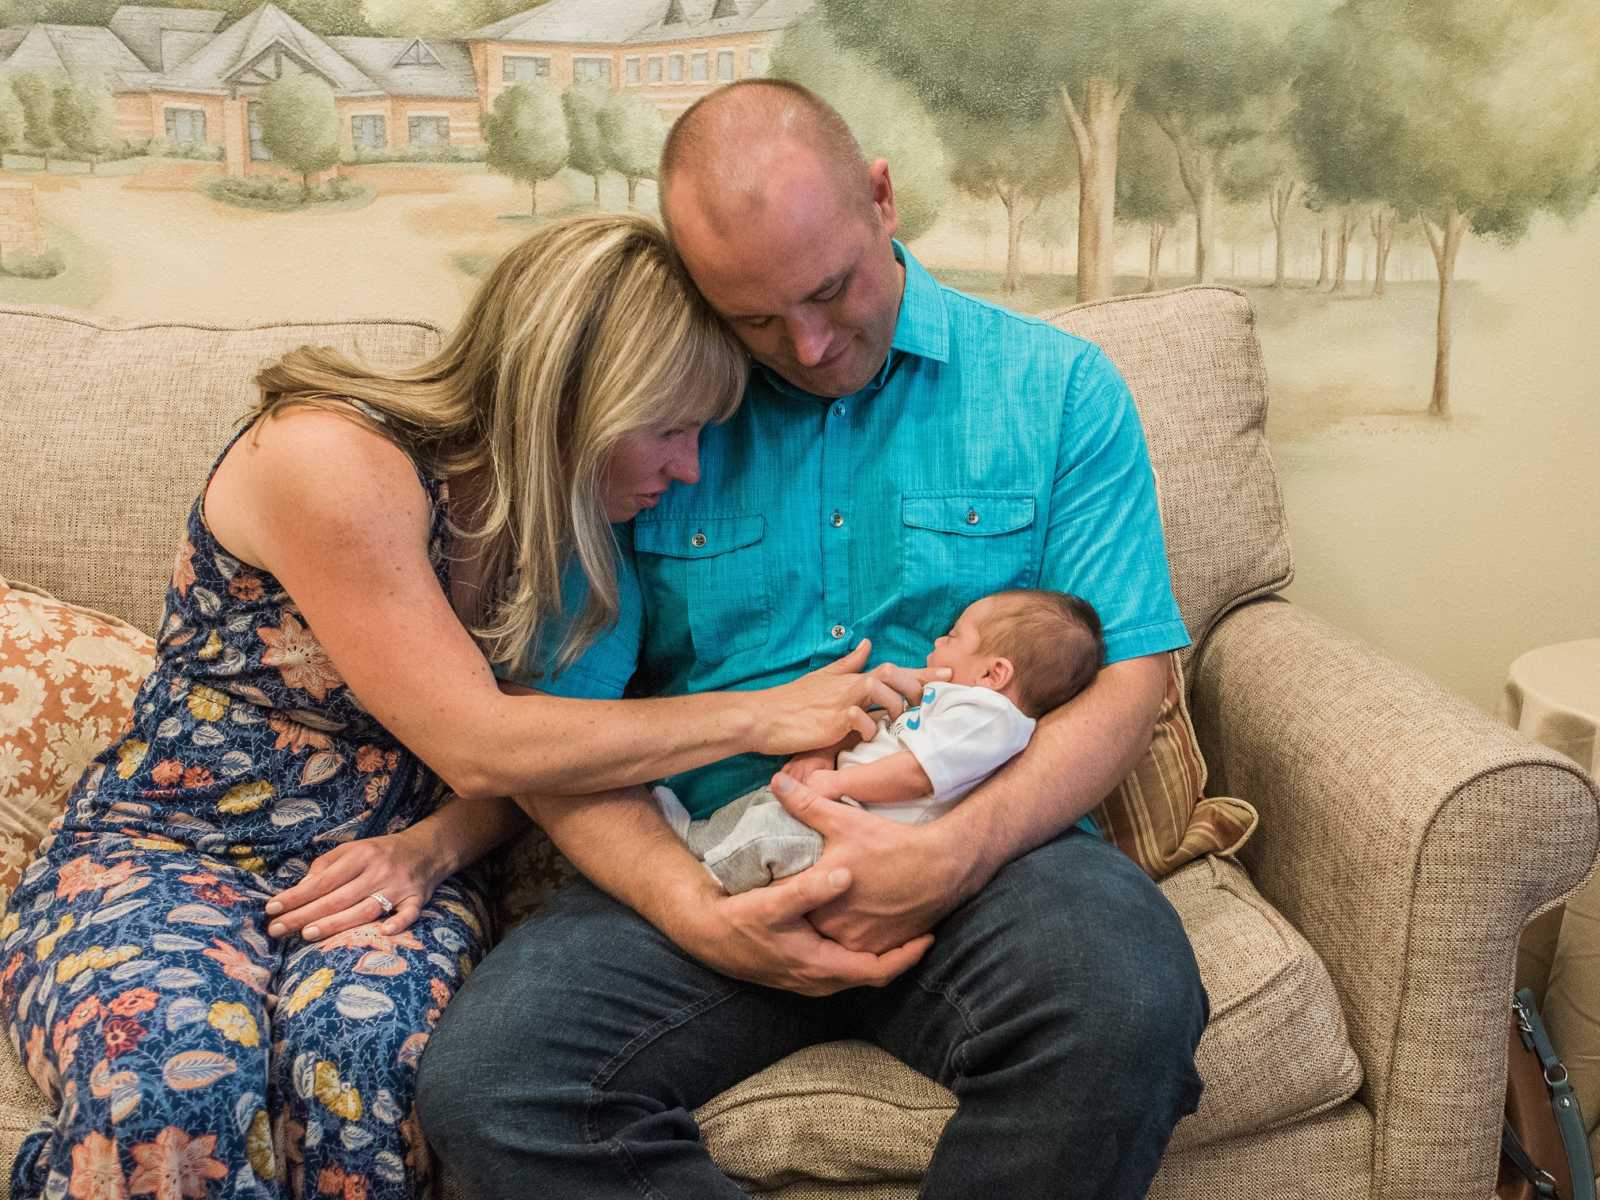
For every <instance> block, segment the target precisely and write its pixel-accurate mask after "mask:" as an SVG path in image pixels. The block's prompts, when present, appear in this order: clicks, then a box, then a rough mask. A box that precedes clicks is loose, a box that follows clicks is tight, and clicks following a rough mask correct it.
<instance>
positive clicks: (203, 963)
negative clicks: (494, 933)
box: [0, 216, 899, 1200]
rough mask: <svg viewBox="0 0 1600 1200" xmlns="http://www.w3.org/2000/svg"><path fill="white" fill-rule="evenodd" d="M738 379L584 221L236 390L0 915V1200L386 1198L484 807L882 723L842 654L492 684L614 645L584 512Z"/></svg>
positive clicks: (875, 698) (683, 457)
mask: <svg viewBox="0 0 1600 1200" xmlns="http://www.w3.org/2000/svg"><path fill="white" fill-rule="evenodd" d="M745 369H746V368H745V360H744V357H743V354H742V352H741V351H740V350H739V349H738V348H737V346H736V344H735V343H734V342H733V341H732V339H731V338H730V337H729V336H728V335H727V334H726V332H725V331H724V330H723V329H722V327H721V326H720V325H719V324H718V323H717V321H716V320H715V318H714V317H713V315H712V314H711V312H710V311H709V309H707V308H706V307H705V305H704V303H703V302H702V301H701V300H700V299H699V298H698V296H697V294H696V293H695V292H694V290H693V288H692V287H691V286H690V285H689V283H688V281H687V279H686V277H685V276H684V275H683V273H682V272H681V270H680V268H678V267H677V266H676V264H675V262H674V260H673V259H672V258H671V256H670V254H669V251H668V249H667V247H666V244H665V242H664V240H663V238H662V235H661V234H660V233H659V232H658V231H657V230H656V228H655V227H654V226H652V225H650V224H649V223H648V222H645V221H643V220H640V219H637V218H632V217H608V216H597V217H590V218H584V219H579V220H574V221H569V222H564V223H560V224H556V225H552V226H549V227H547V228H545V229H543V230H541V231H540V232H538V233H536V234H534V235H533V236H532V237H530V238H529V239H528V240H527V241H526V242H524V243H523V244H522V245H520V246H518V247H517V248H515V249H514V250H512V251H511V252H510V253H509V254H508V255H507V256H506V257H505V258H504V259H503V260H502V261H501V262H500V264H499V265H498V266H497V267H496V269H495V270H494V272H493V273H492V274H491V275H490V277H489V278H488V279H487V280H486V282H485V283H484V285H483V287H482V288H481V289H480V290H479V292H478V293H477V295H476V297H475V298H474V299H473V300H472V302H471V303H470V304H469V306H468V309H467V312H466V314H465V316H464V318H463V320H462V322H461V325H460V327H459V329H458V330H457V331H456V333H455V335H454V336H453V338H452V339H451V340H450V342H449V344H448V345H447V346H446V347H445V348H444V349H443V350H442V351H441V352H440V353H439V354H438V355H437V356H436V357H434V358H433V359H431V360H429V361H428V362H426V363H424V364H422V365H421V366H419V367H416V368H414V369H411V370H406V371H398V372H393V373H390V374H380V373H375V372H371V371H367V370H364V369H362V368H360V367H358V366H356V365H354V364H352V363H350V362H349V361H348V360H346V359H344V358H342V357H340V356H339V355H337V354H335V353H333V352H331V351H327V350H318V349H314V348H310V347H307V348H302V349H301V350H298V351H296V352H294V353H292V354H289V355H287V356H286V357H285V358H284V359H282V360H281V361H280V362H279V363H277V364H275V365H273V366H272V367H270V368H268V369H267V370H266V371H264V372H263V373H262V374H261V375H260V376H259V377H258V380H257V382H258V383H259V384H260V387H261V392H262V398H261V401H260V403H259V404H258V405H257V406H256V407H255V409H254V410H253V412H252V413H251V414H250V415H249V417H248V418H247V419H246V421H245V422H244V424H243V426H242V428H241V430H240V433H239V434H238V435H236V436H235V438H234V440H233V441H232V442H230V443H229V445H228V447H227V448H225V450H224V451H223V453H222V455H221V456H220V457H219V459H218V460H217V464H216V466H215V467H214V468H213V471H212V475H211V477H210V478H209V479H208V480H207V483H206V486H205V487H204V488H203V489H202V491H201V494H200V496H199V497H198V498H197V499H196V501H195V504H194V507H193V509H192V510H191V513H190V516H189V520H188V525H187V530H186V536H185V539H184V542H183V544H182V546H181V548H180V551H179V554H178V557H177V562H176V565H175V569H174V573H173V578H172V583H171V587H170V588H169V590H168V593H167V613H166V617H165V620H164V623H163V625H162V628H161V631H160V637H159V640H158V659H157V665H156V669H155V671H154V673H153V674H152V675H151V676H150V678H149V679H148V680H147V681H146V683H145V685H144V687H143V688H142V689H141V691H140V693H139V696H138V698H137V700H136V702H135V711H134V713H133V714H132V718H131V722H130V726H129V728H128V729H127V730H126V731H125V733H124V734H123V735H122V736H121V737H120V738H119V739H118V740H117V741H116V742H115V743H114V744H113V745H112V746H111V747H110V748H108V749H107V751H106V752H105V753H104V754H102V755H101V756H100V757H99V758H98V759H97V760H96V761H95V763H94V764H92V765H91V767H90V769H89V770H88V771H87V772H86V774H85V776H84V778H83V779H82V780H81V781H80V782H79V784H78V785H77V787H76V788H75V789H74V791H73V793H72V795H71V796H70V797H69V800H68V804H67V809H66V812H65V814H64V815H63V818H62V819H61V821H60V823H59V824H58V826H57V828H56V829H55V831H54V832H53V835H52V837H51V838H50V839H49V840H48V841H47V842H46V843H45V845H44V846H42V847H41V850H40V858H39V859H38V860H37V861H36V862H35V863H34V864H33V865H32V866H31V867H30V868H29V870H28V872H27V874H26V876H25V877H24V880H23V883H22V885H21V886H20V887H19V888H18V889H17V891H16V892H15V894H14V895H13V897H12V899H11V907H10V913H11V915H10V916H8V917H7V918H6V922H5V924H4V925H3V926H0V1016H3V1017H4V1018H5V1020H6V1021H7V1024H8V1026H9V1028H10V1031H11V1035H12V1037H13V1039H14V1042H15V1043H16V1045H17V1046H18V1048H19V1053H20V1054H21V1055H22V1056H23V1059H24V1061H25V1062H26V1064H27V1066H28V1069H29V1071H30V1072H31V1073H32V1075H33V1077H34V1079H35V1080H37V1081H38V1083H39V1085H40V1088H41V1089H42V1090H43V1091H44V1092H45V1094H46V1096H47V1097H48V1098H49V1099H50V1101H51V1102H52V1105H53V1106H54V1107H55V1108H56V1109H57V1110H58V1111H57V1113H56V1115H55V1116H54V1117H53V1118H52V1119H51V1121H50V1122H49V1123H48V1124H47V1126H46V1127H45V1128H43V1129H41V1130H39V1131H37V1132H35V1133H34V1134H33V1135H31V1137H30V1139H29V1141H28V1142H27V1143H26V1145H25V1147H24V1149H23V1152H22V1154H21V1156H20V1157H19V1160H18V1162H17V1163H16V1165H15V1168H14V1172H13V1179H12V1195H13V1196H14V1197H17V1198H18V1200H24V1198H31V1197H37V1196H41V1195H50V1196H53V1197H54V1196H62V1195H67V1194H70V1195H72V1196H74V1197H123V1196H130V1195H131V1196H140V1195H146V1194H150V1195H155V1196H157V1197H163V1198H165V1197H172V1198H173V1200H179V1198H181V1197H191V1196H203V1195H212V1194H220V1193H221V1192H222V1190H223V1188H224V1186H225V1187H226V1190H227V1194H228V1195H230V1196H233V1195H246V1196H250V1195H255V1196H264V1197H280V1196H288V1195H291V1194H292V1195H295V1196H299V1195H305V1194H333V1195H343V1196H345V1197H365V1196H397V1197H398V1196H411V1195H416V1194H418V1193H419V1192H420V1191H421V1190H422V1189H423V1188H424V1187H425V1185H426V1182H427V1179H428V1174H429V1172H428V1162H427V1150H426V1147H425V1145H424V1143H423V1140H422V1138H421V1135H420V1133H419V1132H418V1130H417V1127H416V1123H415V1118H414V1116H413V1115H412V1105H411V1086H412V1072H413V1069H414V1067H415V1064H416V1062H417V1059H418V1057H419V1056H420V1054H421V1051H422V1047H423V1045H424V1044H425V1042H426V1041H427V1037H428V1031H429V1030H430V1029H431V1028H432V1026H433V1023H434V1022H435V1021H436V1020H437V1019H438V1016H439V1012H440V1010H441V1009H442V1008H443V1006H444V1004H445V1003H446V1001H448V999H449V998H450V996H451V994H452V993H453V992H454V990H455V988H456V987H457V986H458V985H459V984H460V982H461V979H462V978H463V976H464V975H465V974H466V972H468V971H469V970H470V969H471V967H472V965H473V963H474V962H476V960H477V959H478V957H479V956H480V955H481V954H482V953H483V952H484V949H485V945H484V933H485V919H484V909H483V905H482V902H481V900H480V898H479V897H478V896H477V895H476V894H475V893H474V891H473V889H472V887H471V886H470V885H469V884H468V883H466V882H465V881H463V880H462V879H459V878H453V876H454V875H455V873H456V872H457V871H458V870H459V869H460V868H461V867H463V866H465V865H466V864H468V863H470V862H471V861H473V860H474V859H476V858H477V857H479V856H480V855H482V854H483V853H484V852H485V851H487V850H488V849H489V848H491V847H492V846H494V845H495V844H497V843H498V842H500V841H502V840H504V838H506V837H507V836H509V835H510V834H511V833H512V832H514V831H515V830H517V829H518V828H519V827H521V825H522V822H523V818H522V817H521V816H520V813H519V811H518V810H517V809H516V807H515V805H514V804H512V803H511V802H510V801H506V800H498V799H495V798H496V797H502V796H506V795H512V794H522V793H545V794H572V793H586V792H594V791H598V790H602V789H609V788H613V787H621V786H627V785H631V784H637V783H642V782H646V781H648V780H650V779H652V778H656V777H659V776H662V775H666V774H670V773H672V772H675V771H680V770H684V769H687V768H690V767H694V766H697V765H700V764H703V763H706V762H709V761H712V760H715V759H717V758H721V757H724V756H726V755H730V754H737V753H744V752H747V751H752V750H754V751H761V752H765V753H787V752H794V751H799V750H804V749H809V748H811V747H814V746H817V745H823V744H828V743H831V742H833V741H836V740H837V739H838V738H839V737H840V736H842V734H843V733H844V732H846V730H848V729H849V728H852V727H861V726H863V725H865V726H866V727H868V728H870V726H871V722H870V721H868V720H867V718H866V717H865V712H864V710H865V709H866V708H867V707H868V706H870V705H873V704H883V705H886V706H888V707H890V708H891V709H893V710H895V711H898V708H899V699H898V697H896V696H894V695H893V694H892V693H890V692H889V691H888V689H887V687H886V686H885V685H884V684H883V683H882V682H881V681H880V680H879V679H878V678H876V677H875V676H871V675H861V674H856V673H853V672H854V671H855V669H856V668H858V667H859V666H860V665H861V663H862V661H863V660H864V654H863V653H862V652H861V651H862V649H864V647H858V650H857V652H856V653H855V654H854V655H852V656H851V657H850V658H849V659H847V660H844V662H843V663H842V664H841V666H842V668H843V669H836V670H830V671H823V672H816V673H813V674H812V675H808V676H804V677H802V678H801V679H799V680H796V681H795V682H794V683H792V684H789V685H787V686H785V687H783V688H781V689H774V690H773V691H774V692H775V693H780V694H773V693H767V694H761V693H744V694H727V695H710V696H706V695H702V696H697V697H694V698H688V697H679V698H671V699H661V700H641V701H620V700H617V699H605V700H579V699H569V698H562V697H560V696H557V695H552V694H545V693H534V694H508V690H516V691H519V692H520V691H522V689H503V688H502V687H500V686H499V685H498V683H497V681H496V678H495V673H496V671H498V672H500V673H501V674H503V675H507V676H511V675H518V676H520V677H524V678H533V679H534V680H535V681H536V682H538V684H539V686H541V687H542V688H545V689H547V691H550V692H557V691H560V690H562V684H563V680H564V679H569V678H571V677H572V676H574V675H578V674H581V672H580V670H579V668H581V667H582V663H583V659H584V656H585V651H586V650H588V649H590V648H591V647H592V646H594V645H595V644H596V640H597V638H599V637H600V636H601V635H602V634H604V635H605V636H606V637H610V638H622V639H624V641H626V639H627V638H628V636H629V635H630V630H631V633H632V636H634V637H635V638H636V637H637V620H638V611H637V605H636V604H635V605H634V606H632V607H631V608H630V607H629V606H626V605H625V604H624V603H623V600H624V598H625V596H626V595H627V591H628V588H629V587H630V586H635V585H633V584H632V580H631V576H630V575H629V573H628V571H627V559H626V557H625V556H623V555H621V554H619V551H618V546H617V543H616V541H615V540H614V538H613V535H612V532H611V529H610V526H611V525H612V524H614V523H619V522H625V521H627V520H629V519H630V518H631V517H633V516H634V515H635V514H636V513H637V512H638V511H639V509H640V508H642V507H646V506H649V505H651V504H653V503H654V502H655V498H656V497H658V496H659V495H660V493H661V492H662V491H664V490H665V489H666V488H667V487H668V486H669V485H670V484H671V483H672V482H674V481H676V482H681V483H692V482H694V480H695V479H696V477H697V460H696V438H697V434H698V431H699V428H700V426H701V425H702V424H703V423H705V422H706V421H712V420H722V419H725V418H726V417H727V416H729V415H730V414H731V413H732V412H733V410H734V409H735V407H736V406H737V404H738V402H739V397H740V394H741V391H742V388H743V383H744V372H745ZM619 616H620V618H621V620H620V622H619ZM630 619H631V621H632V622H633V623H634V624H633V625H631V626H630V625H629V621H630ZM313 631H315V632H314V633H313ZM528 647H535V648H536V649H535V650H534V652H533V653H532V654H531V655H530V654H529V653H528V651H527V648H528ZM569 690H571V689H569ZM588 690H589V691H591V692H593V691H594V690H595V689H594V688H592V687H590V688H589V689H588ZM607 694H609V695H611V696H613V697H614V696H616V695H618V694H620V685H617V686H613V687H612V688H611V689H610V691H609V692H608V693H607ZM440 780H442V781H443V783H444V784H445V785H447V786H448V787H449V789H451V790H452V791H453V792H454V793H455V794H454V795H453V796H450V797H448V798H447V799H445V800H443V801H442V802H441V800H440V787H439V781H440Z"/></svg>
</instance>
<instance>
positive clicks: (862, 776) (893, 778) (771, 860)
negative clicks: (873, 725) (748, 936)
mask: <svg viewBox="0 0 1600 1200" xmlns="http://www.w3.org/2000/svg"><path fill="white" fill-rule="evenodd" d="M1104 657H1105V644H1104V642H1103V641H1102V639H1101V634H1100V618H1099V616H1098V615H1097V614H1096V613H1095V611H1094V608H1093V607H1092V606H1091V605H1090V604H1089V603H1088V602H1087V601H1084V600H1080V599H1079V598H1078V597H1076V596H1069V595H1067V594H1066V593H1064V592H1051V591H1040V590H1019V591H1009V592H997V593H995V594H994V595H992V596H985V597H984V598H983V599H982V600H977V601H975V602H973V603H972V604H971V605H969V606H968V607H967V610H966V611H965V612H963V613H962V614H961V616H960V617H959V618H958V619H957V620H956V623H955V625H954V626H953V627H952V628H951V630H950V632H949V633H947V634H945V635H944V636H943V637H941V638H939V639H938V640H937V641H935V642H934V645H933V652H932V653H930V654H929V655H928V662H927V665H928V666H929V667H931V668H938V667H948V668H949V669H950V672H951V676H950V680H949V682H947V683H930V684H928V685H927V686H926V688H925V689H924V690H923V693H922V701H921V703H920V704H919V705H918V706H917V707H916V708H908V709H906V711H905V712H903V713H901V714H900V716H899V717H897V718H896V719H895V720H893V721H889V720H887V719H880V720H879V722H878V732H877V735H876V736H875V737H873V738H872V739H871V740H870V741H865V742H859V744H858V738H857V737H856V736H855V735H852V736H851V737H849V738H847V739H846V740H845V741H843V742H840V743H839V744H838V745H837V746H831V747H828V748H827V749H824V750H816V751H812V752H811V753H809V754H801V755H797V756H796V757H794V758H792V759H790V760H789V762H788V763H787V764H785V766H784V768H783V770H784V773H785V774H788V775H792V776H794V777H795V778H797V779H800V780H803V781H804V782H805V783H806V784H807V785H809V786H810V787H811V788H812V789H813V790H814V791H817V792H819V793H820V794H822V795H823V796H826V797H828V798H829V799H832V800H840V801H843V802H844V803H847V804H854V805H856V806H857V807H866V808H870V809H871V810H872V811H873V812H875V813H877V814H879V815H880V816H885V817H889V818H890V819H892V820H896V821H904V822H906V823H907V824H911V825H916V824H920V823H922V822H924V821H931V820H933V819H934V818H935V817H937V816H939V815H941V814H942V813H944V812H946V811H948V810H949V809H950V808H952V807H953V806H954V805H955V804H957V803H958V802H959V801H960V800H961V798H962V797H963V796H965V795H966V794H967V793H968V792H970V791H972V789H973V788H975V787H977V786H978V785H979V784H980V783H982V782H983V781H984V780H985V779H987V778H988V777H989V776H990V775H992V774H994V772H995V771H997V770H999V769H1000V767H1001V766H1003V765H1004V764H1005V763H1006V762H1007V761H1008V760H1009V759H1010V758H1011V757H1012V756H1013V755H1015V754H1017V753H1018V752H1019V751H1021V750H1022V748H1023V747H1024V746H1026V745H1027V744H1028V739H1029V738H1030V737H1032V736H1033V729H1034V726H1035V724H1037V722H1038V718H1040V717H1042V716H1043V715H1044V714H1045V713H1047V712H1049V711H1050V710H1052V709H1054V708H1056V707H1058V706H1059V705H1062V704H1065V703H1066V702H1067V701H1068V700H1070V699H1072V697H1073V696H1076V695H1077V694H1078V693H1079V692H1081V691H1082V690H1083V689H1084V688H1085V687H1087V686H1088V685H1089V684H1090V682H1091V681H1092V680H1093V679H1094V677H1095V674H1096V673H1097V672H1098V671H1099V670H1100V664H1101V661H1102V659H1103V658H1104ZM655 795H656V801H657V803H658V804H660V806H661V810H662V813H663V814H664V815H665V816H666V818H667V822H668V824H670V825H671V826H672V828H673V830H674V832H676V833H677V835H678V836H679V837H680V838H682V839H683V840H684V842H685V843H686V844H687V845H688V847H689V849H690V850H692V851H693V852H694V854H695V855H696V857H698V858H699V859H700V860H701V861H702V862H704V863H705V865H706V867H707V869H709V870H710V872H711V873H712V875H714V876H716V878H717V880H718V881H719V882H720V883H721V884H722V885H723V887H724V888H726V889H727V890H728V891H729V892H744V891H749V890H750V889H751V888H755V887H761V886H763V885H764V884H768V883H771V882H772V881H773V880H774V879H782V878H783V877H784V876H786V875H793V874H795V873H796V872H797V871H802V870H804V869H805V868H806V867H809V866H810V865H812V864H813V863H814V862H816V861H817V859H818V858H819V857H820V856H821V854H822V837H821V835H819V834H818V833H817V832H816V830H814V829H812V828H811V827H810V826H808V825H806V824H805V823H804V822H802V821H798V820H796V819H795V818H794V817H791V816H790V815H789V814H788V812H787V811H785V809H784V808H783V806H782V805H781V804H780V803H779V802H778V799H777V797H775V796H774V795H773V794H772V792H771V790H770V789H769V788H765V787H763V788H757V789H756V790H755V791H752V792H749V793H747V794H745V795H743V796H741V797H739V798H738V799H737V800H735V801H733V802H732V803H730V804H727V805H725V806H724V807H722V808H720V809H718V810H717V811H716V812H715V813H713V814H712V815H711V816H710V817H708V818H706V819H705V820H701V821H693V820H691V819H690V817H689V813H688V811H687V810H686V809H685V808H684V807H683V805H682V804H681V803H679V801H678V798H677V797H676V796H674V795H673V793H672V792H671V791H670V790H668V789H667V788H661V787H658V788H656V789H655Z"/></svg>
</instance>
